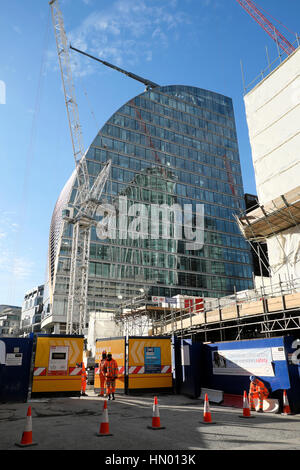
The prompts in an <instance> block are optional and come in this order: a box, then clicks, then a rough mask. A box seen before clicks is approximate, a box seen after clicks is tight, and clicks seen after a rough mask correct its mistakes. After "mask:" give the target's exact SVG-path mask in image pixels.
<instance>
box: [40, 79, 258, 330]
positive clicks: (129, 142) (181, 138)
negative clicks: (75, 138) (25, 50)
mask: <svg viewBox="0 0 300 470" xmlns="http://www.w3.org/2000/svg"><path fill="white" fill-rule="evenodd" d="M85 158H86V161H87V166H88V171H89V174H90V178H91V182H93V181H94V179H95V177H96V176H97V175H98V174H99V172H100V171H101V169H102V167H103V165H104V164H105V162H107V160H109V159H110V160H112V170H111V175H110V179H109V180H108V182H107V184H106V188H105V192H104V199H106V200H107V201H108V202H110V203H111V204H114V205H116V207H117V209H118V213H120V211H121V210H120V198H124V199H126V201H127V209H128V214H131V215H129V216H128V225H126V229H127V228H128V227H129V226H130V223H131V221H132V219H133V217H132V213H130V211H131V210H132V209H134V208H136V205H137V204H140V205H141V204H142V205H143V207H146V212H147V214H148V213H150V208H151V209H152V207H153V206H154V205H163V204H166V205H168V206H172V205H174V204H176V205H178V206H179V207H180V208H182V209H183V208H184V207H185V205H188V206H189V207H191V215H190V220H189V222H188V224H186V226H187V225H188V226H189V228H190V229H192V227H193V226H195V222H196V220H198V219H197V204H198V205H201V206H202V207H204V219H203V220H204V224H203V227H202V228H201V230H202V234H203V238H204V239H203V244H201V246H200V245H199V246H198V248H197V249H191V248H189V247H188V240H189V239H188V236H186V233H185V234H184V236H183V237H182V238H181V239H177V238H176V239H175V238H172V236H171V235H170V236H169V238H164V237H163V236H161V234H162V232H163V230H164V228H165V225H166V220H163V218H162V217H161V216H160V215H159V216H158V218H157V221H156V222H157V224H156V226H157V227H158V233H159V234H160V237H159V238H156V239H155V238H153V237H151V236H150V235H149V236H148V237H144V236H141V229H140V232H139V236H138V237H136V238H134V237H130V236H128V237H127V238H126V237H123V236H121V230H120V227H119V226H118V227H117V231H116V236H115V238H114V239H106V240H101V239H100V238H99V237H98V232H97V230H96V228H93V230H92V234H91V247H90V271H89V286H88V305H89V310H90V312H104V313H105V315H108V314H109V313H110V312H115V311H116V309H118V308H119V305H120V299H122V302H124V301H126V300H130V299H131V298H135V297H136V296H138V295H140V293H141V292H144V293H145V297H146V299H145V300H149V299H151V297H152V296H163V297H173V296H176V295H185V296H195V297H208V298H216V297H222V296H224V295H230V294H232V293H233V292H234V290H238V291H240V290H245V289H248V288H251V287H252V259H251V253H250V248H249V246H248V244H247V242H246V241H245V240H244V238H243V237H242V235H241V233H240V231H239V229H238V227H237V226H236V223H235V220H234V217H233V214H239V213H240V211H241V210H244V209H245V201H244V190H243V182H242V177H241V169H240V160H239V151H238V142H237V135H236V128H235V119H234V110H233V104H232V100H231V98H228V97H225V96H223V95H220V94H217V93H214V92H211V91H207V90H203V89H200V88H195V87H188V86H178V85H172V86H162V87H159V86H158V87H155V88H153V89H152V90H147V91H145V92H144V93H142V94H140V95H138V96H136V97H134V98H132V99H131V100H130V101H129V102H127V103H126V104H124V105H123V106H122V107H121V108H120V109H119V110H118V111H117V112H116V113H114V114H113V116H112V117H111V118H110V119H109V120H108V121H107V123H106V124H105V125H104V126H103V127H102V129H101V130H100V131H99V133H98V135H97V136H96V138H95V139H94V141H93V142H92V144H91V146H90V147H89V148H88V150H87V152H86V155H85ZM75 193H76V185H75V175H74V173H73V175H72V176H71V177H70V179H69V181H68V182H67V183H66V185H65V187H64V189H63V191H62V193H61V195H60V197H59V199H58V201H57V204H56V207H55V210H54V213H53V217H52V221H51V228H50V237H49V257H48V278H47V281H46V284H45V296H44V311H43V315H42V324H41V326H42V329H43V331H46V332H56V333H63V332H64V331H65V323H66V313H67V302H68V288H69V276H70V250H71V244H72V226H71V225H69V224H68V222H67V221H65V220H63V219H62V209H63V208H64V207H65V206H66V205H68V204H72V201H73V200H74V196H75ZM118 204H119V205H118ZM148 211H149V212H148ZM130 217H131V219H130ZM146 217H147V215H146V216H145V215H143V216H142V217H141V221H140V222H141V225H142V226H143V227H144V226H145V225H143V223H144V220H145V219H146ZM135 220H136V219H135ZM178 226H179V223H178V221H177V219H175V218H173V219H172V222H171V223H170V227H171V232H172V231H173V232H174V230H175V229H177V227H178ZM148 227H149V225H148ZM152 228H153V226H151V230H152ZM142 235H144V233H143V234H142ZM105 315H104V316H105ZM108 316H109V315H108ZM109 322H110V320H109Z"/></svg>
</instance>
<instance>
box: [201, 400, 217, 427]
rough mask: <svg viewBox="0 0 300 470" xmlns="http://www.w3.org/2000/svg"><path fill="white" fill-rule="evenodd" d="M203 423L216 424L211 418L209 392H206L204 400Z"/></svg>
mask: <svg viewBox="0 0 300 470" xmlns="http://www.w3.org/2000/svg"><path fill="white" fill-rule="evenodd" d="M203 423H204V424H215V423H214V422H213V421H212V419H211V412H210V408H209V401H208V395H207V393H206V394H205V400H204V414H203Z"/></svg>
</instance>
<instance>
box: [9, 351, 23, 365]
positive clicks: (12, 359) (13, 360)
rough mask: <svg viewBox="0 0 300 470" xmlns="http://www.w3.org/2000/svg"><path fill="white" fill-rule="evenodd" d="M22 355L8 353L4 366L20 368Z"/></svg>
mask: <svg viewBox="0 0 300 470" xmlns="http://www.w3.org/2000/svg"><path fill="white" fill-rule="evenodd" d="M22 358H23V354H21V353H10V354H6V365H7V366H21V365H22Z"/></svg>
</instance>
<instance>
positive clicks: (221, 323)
mask: <svg viewBox="0 0 300 470" xmlns="http://www.w3.org/2000/svg"><path fill="white" fill-rule="evenodd" d="M203 300H204V302H203V307H202V308H201V309H200V308H198V309H197V311H195V310H193V308H191V307H188V308H183V309H175V308H173V309H167V310H168V311H165V314H164V315H160V317H156V318H155V317H152V321H153V324H152V331H153V334H154V335H172V334H176V335H177V336H179V337H192V336H195V335H197V337H198V338H199V339H201V340H203V341H216V340H220V341H225V340H227V339H228V340H229V339H230V340H232V339H234V340H240V339H247V338H249V337H271V336H273V335H275V334H276V333H279V332H282V333H283V332H286V331H291V330H298V329H299V328H300V279H294V280H285V281H281V280H280V282H279V283H277V284H272V282H270V284H269V285H267V286H266V285H263V286H261V287H260V288H259V289H253V290H247V291H242V292H236V293H235V294H234V295H231V296H227V297H223V298H220V299H210V300H206V299H203Z"/></svg>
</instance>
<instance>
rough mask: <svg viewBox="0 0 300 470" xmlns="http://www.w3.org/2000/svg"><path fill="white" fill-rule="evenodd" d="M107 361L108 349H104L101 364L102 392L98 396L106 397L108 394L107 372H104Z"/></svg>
mask: <svg viewBox="0 0 300 470" xmlns="http://www.w3.org/2000/svg"><path fill="white" fill-rule="evenodd" d="M105 361H106V351H102V359H101V362H100V364H99V379H100V393H99V395H98V397H104V396H105V395H106V386H105V381H106V378H105V373H104V370H103V368H104V364H105Z"/></svg>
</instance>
